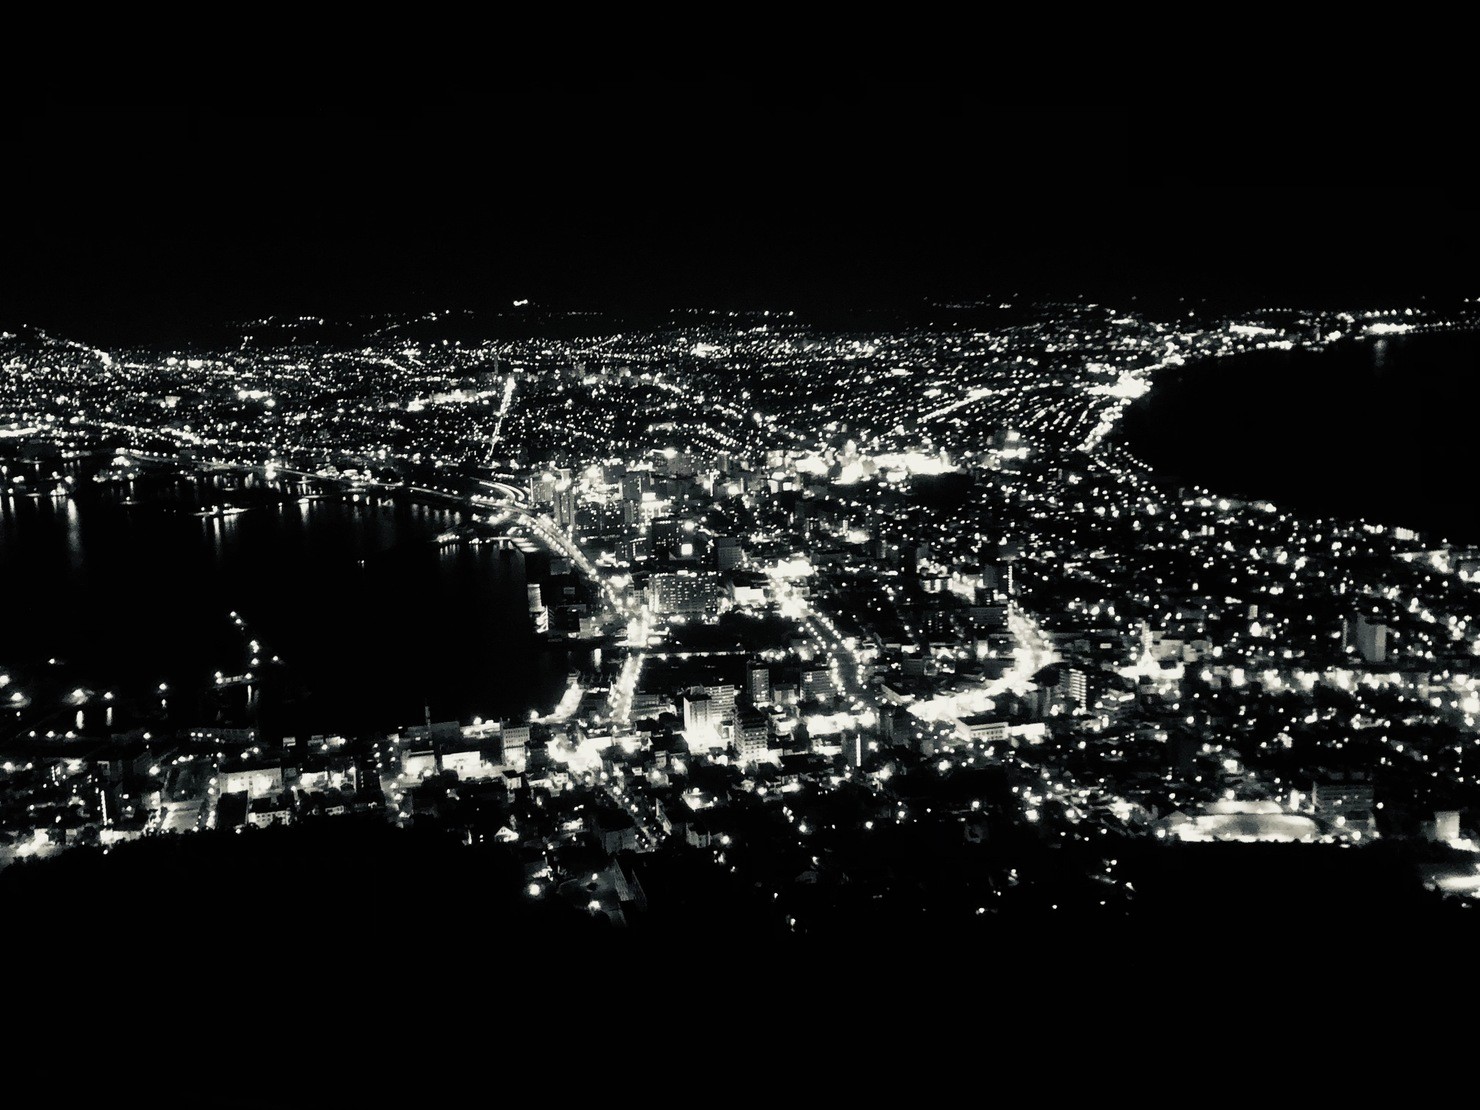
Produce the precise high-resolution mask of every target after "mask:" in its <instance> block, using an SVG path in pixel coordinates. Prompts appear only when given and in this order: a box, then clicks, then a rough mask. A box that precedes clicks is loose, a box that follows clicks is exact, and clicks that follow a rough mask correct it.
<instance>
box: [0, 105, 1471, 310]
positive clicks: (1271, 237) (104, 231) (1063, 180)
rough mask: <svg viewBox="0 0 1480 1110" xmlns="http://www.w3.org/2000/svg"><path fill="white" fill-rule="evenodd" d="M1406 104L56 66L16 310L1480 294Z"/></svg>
mask: <svg viewBox="0 0 1480 1110" xmlns="http://www.w3.org/2000/svg"><path fill="white" fill-rule="evenodd" d="M1383 125H1384V121H1383V120H1382V119H1376V120H1372V119H1369V118H1368V117H1367V116H1365V115H1364V117H1363V119H1362V121H1361V122H1360V124H1358V122H1357V121H1354V120H1353V119H1352V118H1351V113H1349V112H1347V111H1345V110H1344V109H1342V108H1340V107H1338V106H1330V105H1328V106H1325V107H1324V108H1323V109H1322V110H1320V111H1317V112H1314V113H1310V114H1292V115H1290V116H1280V115H1276V114H1271V113H1264V114H1259V113H1253V112H1245V113H1234V112H1229V111H1226V110H1224V111H1219V112H1213V111H1208V112H1199V111H1187V110H1185V109H1184V110H1183V111H1181V112H1180V113H1179V115H1178V116H1177V117H1175V118H1173V117H1172V116H1171V115H1170V114H1168V113H1167V112H1165V111H1151V110H1146V109H1144V108H1139V107H1135V106H1128V105H1117V104H1115V103H1113V102H1109V103H1106V102H1095V103H1090V102H1085V103H1079V104H1064V105H1033V104H1024V103H1008V102H999V101H996V100H992V99H990V98H987V97H984V96H981V95H980V94H977V93H974V92H972V91H970V90H967V89H965V88H963V87H957V86H952V85H949V84H900V85H892V84H884V85H878V86H875V85H867V86H864V85H859V86H852V87H849V86H837V87H833V86H822V85H814V86H807V87H800V86H795V85H793V86H786V85H776V84H770V83H761V82H756V83H754V84H753V85H739V86H736V85H723V86H721V85H713V84H702V83H700V84H687V83H674V84H667V83H649V84H630V83H626V84H624V83H614V84H597V83H591V84H586V85H580V84H570V83H565V82H562V83H560V84H559V88H558V90H557V91H554V92H540V93H538V94H535V93H533V92H530V91H529V90H527V89H514V88H512V87H496V86H495V87H489V88H486V89H485V88H470V87H463V88H458V89H451V88H449V89H448V90H446V92H445V94H444V95H441V96H440V97H439V96H436V95H433V96H430V97H426V98H424V99H421V100H419V101H418V102H417V103H416V104H415V106H414V107H407V106H405V105H404V104H403V103H400V102H398V101H396V100H393V99H390V98H382V99H379V100H377V99H373V98H368V97H365V98H356V97H354V96H350V95H345V94H344V93H343V92H339V91H336V92H335V93H334V94H333V95H312V96H301V97H296V98H292V97H278V98H276V99H260V98H247V97H240V98H236V99H229V100H228V99H221V98H215V99H206V100H191V99H188V98H186V97H183V96H173V97H166V96H152V97H143V96H136V97H130V96H128V95H119V94H117V93H109V94H108V95H103V94H101V93H93V92H89V91H87V90H81V91H79V90H78V89H76V88H72V87H69V88H66V89H60V88H58V89H46V88H43V89H41V90H39V91H37V90H34V89H33V90H31V91H30V93H29V95H27V96H25V97H20V98H12V99H11V101H10V104H9V107H8V109H7V120H6V126H5V129H4V130H5V134H6V136H7V139H8V141H7V147H8V149H9V151H10V152H11V154H12V155H13V157H10V158H7V162H8V164H9V171H8V175H7V176H8V178H9V180H8V182H7V184H8V186H10V191H11V194H12V199H11V202H10V204H9V205H8V206H7V209H6V212H7V221H6V223H7V225H8V226H7V229H6V240H7V241H6V256H7V259H6V264H5V265H4V267H3V271H4V274H3V278H0V282H3V284H0V296H3V302H0V317H3V320H0V322H5V323H14V322H40V323H50V324H52V325H54V326H66V327H72V328H77V327H88V326H103V325H104V324H113V325H116V324H120V323H126V322H127V323H133V324H135V325H138V326H140V327H141V328H142V329H143V330H144V331H145V332H146V333H147V331H148V329H149V328H150V327H156V326H157V327H159V328H161V329H168V328H169V327H170V326H173V325H174V324H178V323H187V324H188V323H189V322H191V321H195V320H212V319H217V318H241V317H246V316H251V315H257V314H264V313H268V312H276V311H287V312H305V313H314V314H319V313H325V314H330V313H356V312H361V311H380V310H390V311H395V310H403V309H417V308H423V307H434V306H447V307H473V308H486V307H495V306H501V305H503V304H506V303H507V302H508V301H509V300H510V299H512V298H515V297H530V298H534V299H535V300H536V301H537V302H540V303H544V304H548V305H554V306H557V307H578V308H596V309H601V308H609V307H641V308H659V309H661V308H667V307H673V306H680V307H690V306H697V307H751V306H754V307H772V308H787V307H798V308H803V309H806V308H812V307H821V308H838V307H843V306H876V305H883V306H897V305H902V304H904V305H908V304H916V303H918V302H919V301H921V300H922V299H923V298H940V299H947V300H949V299H952V298H960V299H968V298H976V297H994V298H995V297H1001V296H1003V295H1005V294H1011V293H1020V294H1026V295H1033V296H1043V297H1063V296H1073V295H1079V294H1083V295H1088V296H1091V297H1094V298H1097V299H1104V300H1112V301H1116V302H1127V303H1128V302H1129V298H1130V297H1131V296H1136V297H1138V298H1140V299H1142V301H1143V303H1146V302H1153V303H1159V302H1165V301H1167V300H1168V299H1169V298H1170V299H1172V300H1175V298H1176V297H1179V296H1188V297H1202V296H1206V297H1212V298H1221V299H1228V300H1232V301H1234V302H1237V303H1241V304H1246V305H1258V304H1264V303H1287V302H1289V301H1292V300H1293V301H1301V302H1308V303H1313V302H1317V301H1319V302H1323V303H1330V302H1338V303H1349V302H1350V301H1352V300H1357V301H1361V302H1363V303H1368V302H1374V301H1375V302H1382V301H1384V300H1385V299H1392V298H1399V299H1403V298H1411V297H1415V296H1418V295H1429V296H1454V295H1460V296H1465V295H1472V294H1474V293H1476V292H1480V288H1477V285H1480V283H1477V282H1475V281H1474V280H1472V279H1471V277H1470V272H1471V270H1470V262H1469V260H1470V259H1471V258H1472V257H1473V256H1474V253H1475V247H1476V246H1477V240H1480V235H1477V206H1476V203H1475V201H1474V199H1473V196H1472V194H1473V190H1470V189H1468V188H1467V187H1466V185H1465V181H1466V179H1465V178H1464V177H1462V176H1458V175H1455V174H1453V173H1450V172H1447V171H1446V169H1445V168H1444V167H1442V166H1440V165H1439V161H1440V160H1439V159H1437V158H1435V157H1429V156H1427V155H1426V154H1425V153H1424V150H1425V148H1424V146H1423V143H1422V142H1421V141H1418V142H1409V143H1406V144H1403V145H1396V144H1394V145H1382V144H1380V143H1376V142H1371V141H1366V140H1364V139H1363V135H1365V134H1366V133H1367V132H1368V131H1369V130H1370V131H1373V132H1378V133H1382V132H1381V128H1382V127H1383ZM1431 126H1434V127H1437V126H1438V125H1437V124H1434V125H1431ZM1417 138H1418V139H1419V140H1421V139H1422V138H1423V136H1422V135H1421V134H1420V135H1418V136H1417Z"/></svg>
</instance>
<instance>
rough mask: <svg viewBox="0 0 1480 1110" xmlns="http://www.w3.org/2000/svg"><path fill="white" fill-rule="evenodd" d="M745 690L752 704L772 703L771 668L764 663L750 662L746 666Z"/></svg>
mask: <svg viewBox="0 0 1480 1110" xmlns="http://www.w3.org/2000/svg"><path fill="white" fill-rule="evenodd" d="M745 692H746V693H747V694H748V695H750V704H751V705H770V704H771V668H770V667H768V666H766V665H765V664H764V663H755V662H752V663H749V664H747V665H746V668H745Z"/></svg>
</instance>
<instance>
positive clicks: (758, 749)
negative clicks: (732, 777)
mask: <svg viewBox="0 0 1480 1110" xmlns="http://www.w3.org/2000/svg"><path fill="white" fill-rule="evenodd" d="M770 746H771V725H770V721H769V720H768V718H767V717H766V715H765V714H764V713H757V712H756V711H755V710H753V709H745V710H742V711H741V712H740V718H739V720H738V721H737V722H736V726H735V750H736V751H737V752H738V753H739V755H740V761H741V762H742V763H750V762H753V761H754V760H757V759H763V758H765V755H766V752H767V750H768V749H769V748H770Z"/></svg>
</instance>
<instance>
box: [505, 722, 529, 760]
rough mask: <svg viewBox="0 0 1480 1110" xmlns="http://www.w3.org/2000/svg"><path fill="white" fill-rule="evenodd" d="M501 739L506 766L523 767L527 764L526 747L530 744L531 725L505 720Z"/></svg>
mask: <svg viewBox="0 0 1480 1110" xmlns="http://www.w3.org/2000/svg"><path fill="white" fill-rule="evenodd" d="M500 739H501V752H502V755H501V758H502V760H503V764H504V766H505V767H518V768H521V769H522V768H523V767H524V764H525V749H526V748H527V747H528V745H529V725H528V724H524V723H522V722H518V721H505V722H504V723H503V729H502V734H501V737H500Z"/></svg>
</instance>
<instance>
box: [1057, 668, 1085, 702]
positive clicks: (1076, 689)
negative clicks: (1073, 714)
mask: <svg viewBox="0 0 1480 1110" xmlns="http://www.w3.org/2000/svg"><path fill="white" fill-rule="evenodd" d="M1059 692H1060V693H1062V694H1063V695H1064V697H1066V698H1068V699H1069V700H1070V701H1071V702H1073V703H1074V704H1075V706H1076V707H1077V708H1079V709H1083V708H1085V707H1086V706H1087V705H1088V704H1089V682H1088V679H1087V678H1086V676H1085V673H1084V672H1083V671H1081V670H1080V669H1079V668H1078V667H1065V668H1064V669H1063V671H1062V672H1061V673H1060V674H1059Z"/></svg>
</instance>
